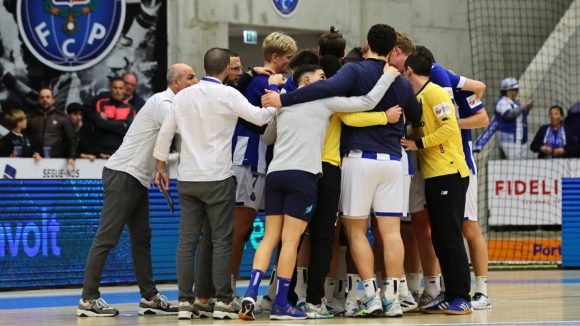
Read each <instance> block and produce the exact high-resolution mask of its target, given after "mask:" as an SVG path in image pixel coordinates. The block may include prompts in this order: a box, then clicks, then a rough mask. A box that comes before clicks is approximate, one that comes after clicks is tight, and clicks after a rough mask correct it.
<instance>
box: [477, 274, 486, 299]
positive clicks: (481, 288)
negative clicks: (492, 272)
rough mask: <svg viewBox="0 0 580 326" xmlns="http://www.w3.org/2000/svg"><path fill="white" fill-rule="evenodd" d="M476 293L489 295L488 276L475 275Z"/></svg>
mask: <svg viewBox="0 0 580 326" xmlns="http://www.w3.org/2000/svg"><path fill="white" fill-rule="evenodd" d="M475 293H481V294H483V295H485V296H486V297H487V276H476V277H475Z"/></svg>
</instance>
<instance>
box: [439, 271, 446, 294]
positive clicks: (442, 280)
mask: <svg viewBox="0 0 580 326" xmlns="http://www.w3.org/2000/svg"><path fill="white" fill-rule="evenodd" d="M439 289H440V290H439V292H445V280H444V279H443V275H441V274H439Z"/></svg>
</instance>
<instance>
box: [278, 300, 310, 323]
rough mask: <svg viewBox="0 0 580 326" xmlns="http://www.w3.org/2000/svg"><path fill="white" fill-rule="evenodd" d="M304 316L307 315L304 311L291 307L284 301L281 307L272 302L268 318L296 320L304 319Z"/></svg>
mask: <svg viewBox="0 0 580 326" xmlns="http://www.w3.org/2000/svg"><path fill="white" fill-rule="evenodd" d="M306 317H307V315H306V313H305V312H304V311H302V310H300V309H296V308H295V307H292V306H291V305H290V304H289V303H286V305H285V306H283V307H281V306H278V305H277V304H275V303H274V305H272V314H271V315H270V320H297V319H306Z"/></svg>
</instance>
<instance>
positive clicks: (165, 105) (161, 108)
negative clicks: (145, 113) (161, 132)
mask: <svg viewBox="0 0 580 326" xmlns="http://www.w3.org/2000/svg"><path fill="white" fill-rule="evenodd" d="M170 108H171V101H170V100H168V99H163V100H161V102H160V103H159V104H157V107H156V108H155V122H157V126H161V125H162V124H163V121H164V120H165V116H166V115H167V112H168V111H169V109H170Z"/></svg>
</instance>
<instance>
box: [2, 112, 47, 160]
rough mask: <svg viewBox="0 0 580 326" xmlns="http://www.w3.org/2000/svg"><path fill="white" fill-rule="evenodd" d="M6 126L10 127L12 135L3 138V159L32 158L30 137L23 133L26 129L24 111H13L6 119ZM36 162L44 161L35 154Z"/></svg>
mask: <svg viewBox="0 0 580 326" xmlns="http://www.w3.org/2000/svg"><path fill="white" fill-rule="evenodd" d="M4 120H5V121H6V125H8V126H9V127H10V133H8V134H7V135H6V136H4V137H3V138H2V153H1V154H2V156H3V157H32V148H31V147H30V141H29V140H28V137H26V135H25V134H24V133H23V132H22V131H23V130H24V129H26V124H27V120H26V114H24V111H22V110H11V111H10V112H8V113H7V114H6V116H5V117H4ZM34 155H35V157H34V158H35V159H36V160H40V159H42V158H41V157H40V155H38V154H34Z"/></svg>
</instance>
